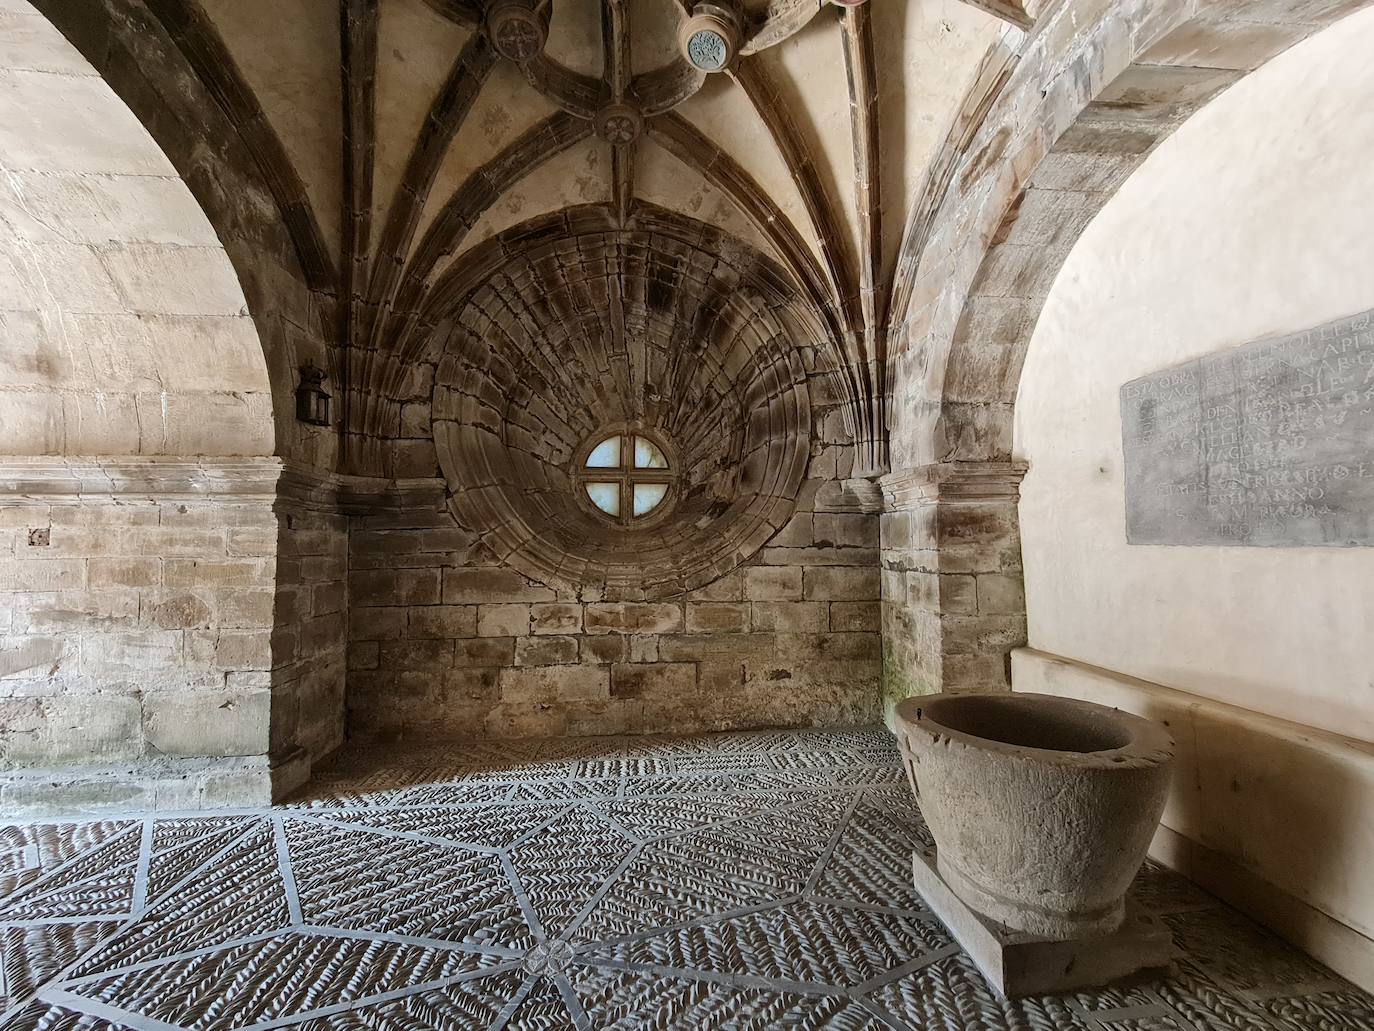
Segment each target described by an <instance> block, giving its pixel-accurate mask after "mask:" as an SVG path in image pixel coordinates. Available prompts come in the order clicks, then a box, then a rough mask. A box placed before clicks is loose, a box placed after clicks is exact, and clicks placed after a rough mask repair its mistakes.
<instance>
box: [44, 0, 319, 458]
mask: <svg viewBox="0 0 1374 1031" xmlns="http://www.w3.org/2000/svg"><path fill="white" fill-rule="evenodd" d="M20 2H22V3H23V4H24V6H25V7H29V6H30V3H29V0H20ZM31 6H32V8H33V9H35V10H37V11H38V12H40V13H41V14H42V15H43V16H44V17H45V18H46V19H48V20H49V21H50V22H51V23H52V25H54V26H56V27H57V29H58V30H59V31H60V32H61V33H62V35H64V36H65V37H66V40H67V42H68V44H70V46H72V47H74V48H75V49H76V50H77V51H79V52H80V54H81V55H82V56H83V57H84V58H85V59H86V60H87V61H88V62H89V63H90V67H91V68H93V69H94V71H95V72H96V73H97V74H98V75H99V76H100V77H101V78H102V79H103V80H104V81H105V83H106V84H107V86H108V87H109V88H110V89H111V90H113V92H114V94H115V95H117V96H118V98H119V99H120V100H121V101H122V102H123V103H124V104H125V105H127V108H128V110H129V111H130V112H132V114H133V116H134V117H135V118H136V119H137V120H138V122H139V123H141V125H142V126H143V127H144V128H145V129H146V130H147V132H148V134H149V135H150V136H151V137H152V139H153V140H154V141H155V142H156V145H157V147H158V148H160V150H161V151H162V153H163V155H165V161H166V162H168V163H169V164H170V165H171V166H172V168H173V169H174V170H175V172H176V173H177V174H179V175H180V176H181V178H182V180H183V181H184V183H185V185H186V186H187V187H188V188H189V189H190V191H191V193H192V195H193V196H194V197H195V199H196V201H197V202H198V203H199V205H200V208H201V210H202V211H203V212H204V215H205V217H206V218H208V220H209V222H210V224H211V225H212V226H213V227H214V231H215V235H216V236H217V237H218V238H219V242H220V243H221V244H222V245H223V248H224V253H225V254H226V255H227V256H228V258H229V261H230V263H231V264H232V265H233V268H234V271H235V272H236V273H237V278H238V281H239V284H240V285H241V287H242V291H243V295H244V298H245V299H246V301H247V314H248V315H249V316H250V317H251V318H252V320H253V323H254V325H255V327H256V329H257V333H258V338H259V340H260V341H261V344H262V351H263V353H264V355H265V356H266V360H267V369H268V377H269V380H270V382H271V389H272V397H273V404H272V411H273V422H274V427H275V453H276V454H277V455H279V456H281V457H282V458H284V459H287V460H288V461H290V462H292V463H298V464H301V465H304V466H307V467H310V468H313V469H317V470H332V469H333V468H334V466H335V463H336V459H337V451H338V436H337V434H336V433H335V432H334V430H333V428H332V427H314V426H308V425H306V424H304V423H301V422H298V421H297V420H296V418H295V402H294V391H295V388H296V385H297V383H298V382H299V379H300V375H299V370H300V368H301V366H303V365H306V364H313V365H315V366H317V367H319V368H321V369H323V370H325V371H326V372H327V373H328V374H329V377H330V387H331V389H333V391H334V393H335V394H336V395H338V394H341V393H342V390H341V389H340V388H341V387H342V386H343V385H344V384H343V378H344V369H343V367H342V365H341V362H340V357H339V355H338V353H337V349H336V347H335V345H334V343H333V341H334V340H335V339H336V337H337V333H336V318H337V313H336V301H335V292H336V281H337V273H336V270H335V268H334V265H333V261H332V258H331V256H330V254H329V252H328V249H327V248H326V246H325V244H324V243H323V241H322V234H321V232H320V228H319V226H318V224H317V221H316V219H315V216H314V213H313V211H312V209H311V206H310V203H309V200H308V197H307V195H306V191H305V188H304V186H303V185H302V183H301V180H300V177H299V175H298V174H297V173H296V171H295V169H294V168H293V167H292V165H291V163H290V161H289V160H288V159H287V157H286V154H285V151H284V149H283V147H282V144H281V141H280V140H279V139H278V138H277V136H276V134H275V132H274V131H273V129H272V127H271V125H270V124H269V123H268V121H267V118H266V115H265V114H264V113H263V111H262V109H261V107H260V106H259V105H258V102H257V100H256V99H255V97H254V94H253V92H252V90H251V89H250V88H249V87H248V86H247V84H246V83H245V82H244V81H243V79H242V77H241V75H240V73H239V72H238V69H237V66H236V65H235V64H234V62H233V60H232V58H231V57H230V55H229V53H228V50H227V49H226V48H225V46H224V43H223V42H222V40H220V38H219V36H218V34H217V32H216V31H215V29H214V26H213V25H212V24H211V23H210V21H209V19H208V18H207V17H206V15H205V14H204V12H203V11H202V10H201V8H200V7H199V5H198V4H195V3H191V2H189V0H92V2H91V3H81V4H71V3H66V2H64V0H32V4H31Z"/></svg>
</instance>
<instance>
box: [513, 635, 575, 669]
mask: <svg viewBox="0 0 1374 1031" xmlns="http://www.w3.org/2000/svg"><path fill="white" fill-rule="evenodd" d="M577 660H578V642H577V638H576V637H566V636H554V635H545V636H541V637H518V638H516V639H515V664H516V665H517V666H561V665H567V664H569V663H574V662H577Z"/></svg>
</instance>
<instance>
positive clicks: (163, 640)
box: [79, 630, 182, 676]
mask: <svg viewBox="0 0 1374 1031" xmlns="http://www.w3.org/2000/svg"><path fill="white" fill-rule="evenodd" d="M181 643H182V637H181V632H180V631H178V630H144V631H129V632H118V633H112V634H91V635H88V636H86V637H83V638H81V640H80V642H79V646H80V649H81V671H82V672H83V673H86V674H89V675H93V676H102V675H108V674H121V673H142V674H145V675H146V674H147V673H148V672H149V671H150V670H155V669H168V668H170V667H174V666H175V665H176V664H177V663H178V662H179V661H180V660H181V658H182V650H181Z"/></svg>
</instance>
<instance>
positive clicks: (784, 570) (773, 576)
mask: <svg viewBox="0 0 1374 1031" xmlns="http://www.w3.org/2000/svg"><path fill="white" fill-rule="evenodd" d="M744 593H745V597H746V598H748V599H749V600H750V601H800V600H801V596H802V570H801V567H800V566H754V567H753V568H751V569H747V570H745V572H744Z"/></svg>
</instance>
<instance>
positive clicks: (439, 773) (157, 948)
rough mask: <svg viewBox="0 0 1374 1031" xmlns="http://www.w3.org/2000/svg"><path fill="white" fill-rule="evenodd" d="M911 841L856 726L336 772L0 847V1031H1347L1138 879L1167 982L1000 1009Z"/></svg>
mask: <svg viewBox="0 0 1374 1031" xmlns="http://www.w3.org/2000/svg"><path fill="white" fill-rule="evenodd" d="M927 840H928V839H927V834H926V831H925V828H924V825H923V823H922V821H921V817H920V812H919V810H918V809H917V808H916V805H915V802H914V801H913V800H912V798H911V795H910V793H909V791H908V789H907V786H906V783H905V781H904V780H903V778H902V774H901V772H900V768H899V766H898V763H897V756H896V753H895V751H894V750H893V747H892V742H891V738H890V737H889V736H888V735H887V734H886V733H885V732H883V731H882V730H871V729H860V730H838V731H786V732H783V731H778V732H755V733H736V734H721V735H709V736H696V737H682V738H664V737H653V738H614V739H610V738H599V739H575V740H558V741H544V742H533V741H531V742H513V743H480V744H462V745H446V746H442V747H438V746H436V747H430V748H426V749H424V750H413V751H411V752H409V753H407V754H403V755H398V754H397V750H395V749H393V750H390V751H388V752H386V753H375V752H374V753H367V752H360V753H355V754H350V755H348V756H346V757H345V759H344V760H342V761H341V762H339V763H337V764H335V765H334V766H333V767H332V768H330V769H328V770H326V771H324V773H323V774H322V775H321V776H320V777H318V778H317V780H316V782H315V783H314V784H313V785H312V786H311V788H310V789H309V793H308V795H307V796H306V797H304V798H303V799H302V800H300V801H298V802H296V803H294V804H290V805H285V806H278V807H275V808H273V809H270V810H263V811H253V812H243V811H236V812H221V811H216V812H210V813H199V814H146V815H142V816H130V817H127V818H125V817H121V818H117V819H106V820H101V821H97V822H88V823H61V824H15V825H10V826H3V827H0V1028H2V1029H5V1031H113V1029H126V1028H127V1029H140V1031H168V1029H206V1031H209V1029H228V1028H240V1029H249V1028H252V1029H267V1028H299V1029H302V1031H326V1029H344V1031H352V1029H358V1031H362V1029H368V1031H421V1029H430V1028H433V1029H443V1031H449V1029H453V1031H459V1029H461V1031H474V1029H485V1028H491V1029H498V1028H505V1029H512V1031H520V1029H559V1028H595V1029H610V1028H614V1029H622V1031H631V1029H633V1031H642V1029H659V1028H683V1029H703V1028H730V1029H737V1028H756V1029H760V1031H762V1029H773V1028H789V1029H805V1028H834V1029H840V1031H857V1029H868V1028H874V1029H883V1028H887V1029H891V1028H901V1029H912V1031H1050V1029H1067V1031H1354V1029H1374V998H1371V997H1370V996H1368V995H1366V994H1364V993H1363V992H1360V991H1359V990H1357V989H1355V988H1354V987H1352V986H1351V985H1349V984H1348V983H1346V982H1344V981H1342V980H1341V979H1340V978H1338V977H1336V976H1335V975H1334V974H1332V973H1331V972H1330V971H1328V970H1326V969H1324V968H1322V967H1320V966H1319V965H1317V964H1316V963H1314V962H1313V961H1312V960H1310V959H1308V958H1307V957H1305V956H1304V955H1302V954H1301V953H1299V952H1297V951H1296V950H1294V949H1292V948H1290V947H1289V946H1287V945H1285V944H1284V943H1283V942H1281V941H1279V940H1278V939H1276V938H1274V937H1273V936H1272V935H1269V934H1267V933H1266V932H1264V931H1262V930H1260V929H1259V928H1258V927H1256V926H1255V925H1253V924H1251V923H1249V922H1248V921H1247V920H1245V919H1244V918H1242V917H1240V916H1239V915H1238V914H1236V913H1235V912H1234V911H1232V910H1230V909H1228V908H1227V907H1225V906H1223V905H1222V904H1220V903H1219V902H1217V901H1216V900H1215V899H1213V898H1212V897H1211V896H1208V895H1206V894H1204V893H1202V892H1201V891H1198V890H1197V889H1195V888H1193V887H1192V886H1191V885H1189V884H1188V882H1186V881H1184V880H1182V879H1180V878H1178V877H1175V876H1173V875H1171V874H1168V873H1166V872H1164V871H1162V870H1159V869H1156V868H1153V867H1147V869H1146V870H1145V871H1144V872H1143V873H1142V875H1141V878H1140V880H1139V882H1138V884H1137V888H1136V890H1137V893H1138V894H1139V895H1140V897H1141V898H1142V899H1143V900H1144V901H1145V902H1146V903H1147V904H1148V905H1150V906H1151V907H1152V908H1154V909H1155V910H1156V911H1157V912H1159V913H1160V914H1161V915H1162V916H1163V917H1164V919H1165V920H1166V921H1167V922H1168V923H1169V925H1170V927H1171V928H1172V929H1173V931H1174V934H1175V939H1176V941H1177V944H1178V945H1179V946H1180V947H1181V948H1182V949H1183V959H1182V960H1181V962H1180V963H1179V967H1178V972H1177V975H1176V976H1174V977H1172V978H1170V979H1168V980H1165V981H1157V982H1153V983H1147V984H1143V985H1139V986H1136V987H1131V988H1125V989H1110V990H1105V991H1098V992H1084V993H1077V994H1070V995H1064V996H1057V997H1046V998H1036V999H1026V1000H1020V1001H1017V1002H1006V1001H1003V1000H1000V999H999V998H997V996H996V995H995V994H994V993H993V992H992V991H991V990H990V989H989V988H988V987H987V985H986V984H985V982H984V981H983V979H982V978H981V976H980V975H979V974H978V972H977V970H976V969H975V968H974V967H973V965H972V964H971V963H970V962H969V960H968V959H967V957H966V956H964V955H963V954H962V953H961V952H960V950H959V947H958V946H957V945H956V944H955V943H954V941H953V940H952V939H951V938H950V936H949V935H948V933H947V932H946V931H945V930H944V928H943V927H942V926H941V925H940V923H939V922H938V921H937V920H936V919H935V918H934V917H933V916H932V915H931V913H930V912H929V911H928V910H927V909H926V907H925V906H924V905H923V904H922V902H921V899H920V897H919V896H918V895H916V894H915V892H914V891H913V890H912V888H911V884H910V861H911V851H912V849H913V847H914V846H915V845H916V844H917V843H918V842H924V841H927Z"/></svg>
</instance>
